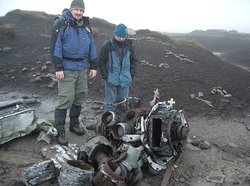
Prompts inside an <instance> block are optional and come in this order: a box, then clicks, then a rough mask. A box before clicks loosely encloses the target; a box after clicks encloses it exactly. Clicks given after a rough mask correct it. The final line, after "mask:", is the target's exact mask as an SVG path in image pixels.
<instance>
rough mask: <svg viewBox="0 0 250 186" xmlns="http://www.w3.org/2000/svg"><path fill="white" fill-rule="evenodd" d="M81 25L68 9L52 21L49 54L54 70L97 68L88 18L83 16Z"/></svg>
mask: <svg viewBox="0 0 250 186" xmlns="http://www.w3.org/2000/svg"><path fill="white" fill-rule="evenodd" d="M81 21H82V26H79V25H77V24H76V23H75V21H74V19H73V17H72V16H71V13H70V11H69V10H68V9H64V10H63V13H62V16H59V18H58V19H56V21H55V22H54V25H53V27H52V37H51V56H52V62H53V64H54V67H55V71H61V70H82V69H85V68H88V67H90V69H96V68H97V54H96V48H95V45H94V39H93V36H92V33H91V31H90V29H89V27H88V26H89V18H88V17H83V19H82V20H81Z"/></svg>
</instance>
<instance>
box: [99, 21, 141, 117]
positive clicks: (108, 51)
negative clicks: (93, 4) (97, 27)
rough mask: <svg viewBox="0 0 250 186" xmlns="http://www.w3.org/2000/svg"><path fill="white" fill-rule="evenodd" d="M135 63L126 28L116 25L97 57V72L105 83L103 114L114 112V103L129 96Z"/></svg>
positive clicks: (133, 51)
mask: <svg viewBox="0 0 250 186" xmlns="http://www.w3.org/2000/svg"><path fill="white" fill-rule="evenodd" d="M137 61H138V60H137V58H136V55H135V50H134V46H133V43H132V40H130V39H128V30H127V27H126V26H125V25H124V24H118V25H116V27H115V30H114V35H113V38H112V39H110V40H108V41H106V42H105V43H104V45H103V46H102V48H101V50H100V53H99V56H98V64H99V70H100V73H101V75H102V78H103V79H104V81H105V90H104V94H105V98H104V112H107V111H114V102H115V101H117V100H120V99H124V98H127V97H128V96H129V87H130V85H131V83H132V80H133V78H134V76H135V72H136V63H137Z"/></svg>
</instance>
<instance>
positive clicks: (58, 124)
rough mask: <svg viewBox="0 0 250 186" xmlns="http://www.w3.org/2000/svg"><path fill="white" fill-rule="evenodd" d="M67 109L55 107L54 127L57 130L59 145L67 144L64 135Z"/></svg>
mask: <svg viewBox="0 0 250 186" xmlns="http://www.w3.org/2000/svg"><path fill="white" fill-rule="evenodd" d="M66 114H67V110H66V109H55V128H56V130H57V132H58V135H57V142H58V144H60V145H67V144H68V140H67V138H66V135H65V128H64V125H65V119H66Z"/></svg>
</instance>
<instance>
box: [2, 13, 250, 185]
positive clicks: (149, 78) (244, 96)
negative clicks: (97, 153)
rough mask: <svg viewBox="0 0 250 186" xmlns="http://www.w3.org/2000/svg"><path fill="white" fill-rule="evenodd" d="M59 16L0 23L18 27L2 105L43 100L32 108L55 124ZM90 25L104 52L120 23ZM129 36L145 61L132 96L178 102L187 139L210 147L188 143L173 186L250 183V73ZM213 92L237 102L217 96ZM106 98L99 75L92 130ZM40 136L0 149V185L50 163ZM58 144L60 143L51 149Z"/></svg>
mask: <svg viewBox="0 0 250 186" xmlns="http://www.w3.org/2000/svg"><path fill="white" fill-rule="evenodd" d="M54 17H55V16H52V15H47V14H45V13H41V12H25V11H20V10H16V11H13V12H10V13H8V14H7V15H6V16H4V17H1V18H0V25H2V24H7V23H8V24H13V25H14V26H15V29H14V31H15V35H14V36H12V37H10V38H3V37H1V42H0V48H1V50H0V79H1V82H0V101H4V100H9V99H17V98H21V97H23V96H26V97H32V96H35V97H37V98H38V99H39V101H40V104H36V105H33V106H34V108H35V110H36V114H37V116H38V117H40V118H44V119H53V109H54V106H55V104H56V95H57V91H56V84H55V85H54V84H53V81H52V79H51V74H53V68H52V65H51V64H50V63H49V61H50V57H49V42H50V38H49V35H50V33H49V28H50V27H51V24H52V20H53V18H54ZM91 22H92V25H93V28H95V29H96V30H95V31H96V34H95V41H96V46H97V50H98V51H99V49H100V47H101V45H102V43H103V42H104V41H105V39H107V37H109V36H110V35H111V34H112V31H113V28H114V25H112V24H110V23H108V22H106V21H104V20H101V19H97V18H94V19H92V20H91ZM129 37H130V38H131V39H133V40H134V44H135V47H136V51H137V54H138V59H139V63H138V66H137V74H136V77H135V79H134V82H133V85H132V87H131V96H135V97H138V98H140V99H141V101H142V106H143V107H144V106H145V107H146V106H148V102H149V101H150V100H152V97H153V91H154V90H155V89H156V88H158V89H159V91H160V100H161V101H164V100H168V99H170V98H174V100H175V101H176V105H175V108H176V109H180V108H183V109H184V110H185V113H186V114H185V115H186V117H187V119H188V122H189V124H190V129H191V131H190V132H189V138H190V139H192V138H193V136H196V138H199V139H202V140H206V141H208V142H209V143H210V144H211V148H209V149H206V150H201V149H200V148H197V147H195V146H193V145H191V143H188V144H187V146H186V149H185V151H184V152H183V155H182V159H181V161H180V163H179V164H178V165H177V166H175V169H174V172H173V176H172V179H171V184H170V185H183V186H184V185H190V186H193V185H194V186H196V185H197V186H200V185H201V186H202V185H209V186H210V185H211V186H213V185H250V166H249V165H250V143H249V142H250V136H249V128H250V122H249V121H250V120H249V119H250V114H249V113H250V112H249V111H250V94H249V92H250V81H249V80H250V73H249V72H248V71H245V70H243V69H241V68H238V67H236V66H234V65H231V64H228V63H226V62H224V61H222V60H220V59H219V58H218V57H216V56H214V55H213V54H212V52H210V51H208V50H206V49H204V48H202V47H199V46H198V45H195V44H194V43H187V42H184V43H180V42H175V41H173V40H172V39H171V38H169V37H167V36H165V35H161V34H159V33H157V32H151V31H149V30H139V31H137V32H136V34H135V35H130V36H129ZM5 47H9V48H10V49H4V48H5ZM44 66H46V67H44ZM49 85H52V86H49ZM218 87H220V88H218ZM214 88H217V89H216V90H224V91H226V92H227V94H231V95H232V96H231V97H225V96H224V95H221V94H219V93H218V92H214V93H212V90H215V89H214ZM225 95H226V94H225ZM102 100H103V82H102V80H101V77H100V75H99V74H98V77H97V78H95V79H93V80H90V81H89V99H88V101H87V102H86V104H84V105H83V111H82V117H83V118H85V120H87V122H88V124H92V123H94V122H95V121H96V120H98V119H100V116H101V113H102V110H101V106H100V104H99V103H100V102H102ZM209 103H210V104H209ZM97 108H99V109H97ZM66 128H67V136H68V138H69V141H70V143H76V144H78V145H79V146H80V145H81V144H82V143H83V142H84V141H85V140H86V139H87V138H88V137H89V136H88V135H84V136H83V137H78V136H75V135H74V134H72V133H70V132H69V131H68V127H66ZM90 135H94V133H93V131H90ZM37 137H38V133H33V134H31V135H28V136H26V137H22V138H18V139H15V140H12V141H10V142H8V143H6V144H3V145H0V185H11V184H12V183H13V182H14V181H15V180H18V179H20V177H21V171H22V169H23V168H24V167H27V166H28V165H31V164H33V163H37V162H40V161H44V159H43V157H42V155H41V151H40V150H41V148H42V147H44V146H47V144H45V143H42V142H39V143H38V142H37V141H36V138H37ZM54 144H56V141H52V143H51V144H50V145H54ZM163 174H164V173H163ZM163 174H161V175H158V176H153V175H150V174H149V173H147V171H145V172H144V180H143V183H142V185H155V186H157V185H160V184H161V180H162V176H163ZM214 176H216V177H217V178H225V179H224V181H223V184H219V183H214V182H211V181H208V180H207V179H209V178H210V179H212V178H213V177H214ZM46 184H47V185H53V184H52V183H50V184H49V183H46ZM54 185H55V184H54Z"/></svg>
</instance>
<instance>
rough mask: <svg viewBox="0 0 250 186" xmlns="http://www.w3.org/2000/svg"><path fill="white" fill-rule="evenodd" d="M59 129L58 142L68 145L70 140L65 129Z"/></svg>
mask: <svg viewBox="0 0 250 186" xmlns="http://www.w3.org/2000/svg"><path fill="white" fill-rule="evenodd" d="M57 131H58V135H57V142H58V144H59V145H64V146H66V145H68V140H67V138H66V135H65V129H59V130H57Z"/></svg>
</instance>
